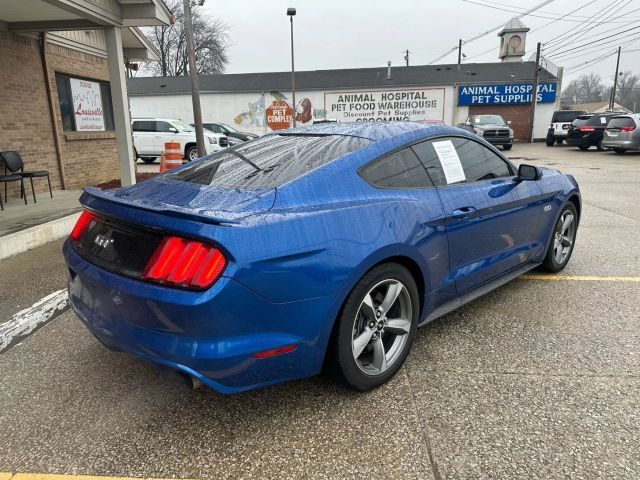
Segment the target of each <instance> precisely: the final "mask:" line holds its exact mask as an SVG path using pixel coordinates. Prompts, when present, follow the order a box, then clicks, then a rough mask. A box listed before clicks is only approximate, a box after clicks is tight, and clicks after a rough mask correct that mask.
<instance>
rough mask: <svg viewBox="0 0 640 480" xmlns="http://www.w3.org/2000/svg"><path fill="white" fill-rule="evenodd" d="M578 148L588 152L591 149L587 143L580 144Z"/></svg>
mask: <svg viewBox="0 0 640 480" xmlns="http://www.w3.org/2000/svg"><path fill="white" fill-rule="evenodd" d="M578 148H579V149H580V150H582V151H583V152H586V151H587V150H589V147H588V146H586V145H579V146H578Z"/></svg>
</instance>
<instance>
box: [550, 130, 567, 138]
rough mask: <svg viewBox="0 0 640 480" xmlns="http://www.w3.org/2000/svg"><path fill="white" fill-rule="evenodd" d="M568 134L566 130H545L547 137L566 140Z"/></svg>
mask: <svg viewBox="0 0 640 480" xmlns="http://www.w3.org/2000/svg"><path fill="white" fill-rule="evenodd" d="M568 133H569V131H568V130H556V129H554V128H550V129H549V130H547V136H548V137H556V138H558V137H562V138H566V137H567V134H568Z"/></svg>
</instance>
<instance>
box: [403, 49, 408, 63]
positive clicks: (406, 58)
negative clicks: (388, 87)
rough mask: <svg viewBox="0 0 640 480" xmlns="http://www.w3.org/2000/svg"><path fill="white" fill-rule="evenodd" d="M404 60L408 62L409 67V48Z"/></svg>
mask: <svg viewBox="0 0 640 480" xmlns="http://www.w3.org/2000/svg"><path fill="white" fill-rule="evenodd" d="M404 61H405V63H406V64H407V67H408V66H409V49H407V50H406V52H405V55H404Z"/></svg>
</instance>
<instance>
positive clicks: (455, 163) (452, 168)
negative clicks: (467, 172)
mask: <svg viewBox="0 0 640 480" xmlns="http://www.w3.org/2000/svg"><path fill="white" fill-rule="evenodd" d="M432 145H433V149H434V150H435V151H436V154H437V155H438V159H439V160H440V164H441V165H442V171H443V172H444V176H445V178H446V179H447V184H450V183H456V182H464V181H465V180H466V178H465V176H464V170H463V169H462V164H461V163H460V157H458V152H457V151H456V147H454V146H453V143H452V142H451V140H444V141H441V142H433V143H432Z"/></svg>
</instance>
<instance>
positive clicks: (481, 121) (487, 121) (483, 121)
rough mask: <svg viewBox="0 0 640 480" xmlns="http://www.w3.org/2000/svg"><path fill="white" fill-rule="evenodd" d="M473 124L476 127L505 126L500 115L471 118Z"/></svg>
mask: <svg viewBox="0 0 640 480" xmlns="http://www.w3.org/2000/svg"><path fill="white" fill-rule="evenodd" d="M473 123H475V124H476V125H506V123H507V122H505V121H504V118H502V117H501V116H500V115H476V116H475V117H473Z"/></svg>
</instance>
